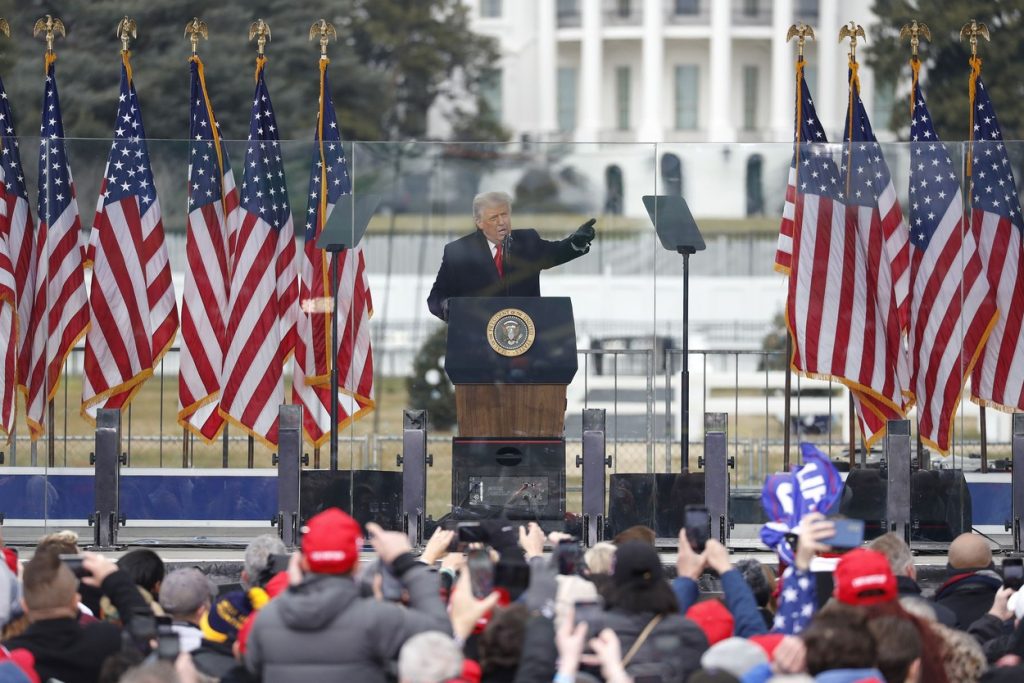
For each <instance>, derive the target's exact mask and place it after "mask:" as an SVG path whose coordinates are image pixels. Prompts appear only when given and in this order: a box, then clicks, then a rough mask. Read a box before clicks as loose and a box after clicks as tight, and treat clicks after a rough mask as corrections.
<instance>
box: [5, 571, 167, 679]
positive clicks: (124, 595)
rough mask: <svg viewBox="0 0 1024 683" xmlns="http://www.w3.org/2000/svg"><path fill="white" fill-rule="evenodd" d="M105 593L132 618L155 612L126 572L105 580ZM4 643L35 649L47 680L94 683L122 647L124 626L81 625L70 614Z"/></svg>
mask: <svg viewBox="0 0 1024 683" xmlns="http://www.w3.org/2000/svg"><path fill="white" fill-rule="evenodd" d="M103 593H104V594H105V595H107V596H109V597H110V600H111V602H113V603H114V605H116V606H117V609H118V611H119V612H120V613H121V614H122V615H123V616H124V618H125V619H127V620H128V621H130V620H131V618H132V617H134V616H136V615H139V614H147V613H148V614H151V612H149V608H148V607H147V606H146V602H145V601H144V600H143V599H142V596H140V595H139V592H138V591H137V590H135V584H134V583H133V582H132V580H131V577H129V576H128V574H126V573H125V572H123V571H120V570H119V571H116V572H114V573H113V574H111V575H110V576H108V577H107V578H106V579H104V580H103ZM4 646H5V647H6V648H7V649H9V650H14V649H16V648H19V647H23V648H25V649H26V650H28V651H29V652H31V653H32V654H33V656H35V658H36V671H38V672H39V677H40V678H41V679H42V680H44V681H45V680H47V679H50V678H56V679H58V680H60V681H63V682H64V683H92V682H93V681H95V680H96V679H97V678H98V677H99V674H100V667H102V666H103V661H104V660H105V659H106V658H107V657H109V656H110V655H112V654H115V653H116V652H119V651H120V650H121V629H120V628H118V627H117V626H115V625H113V624H108V623H106V622H102V621H96V622H93V623H91V624H89V625H88V626H81V625H79V623H78V621H77V620H76V619H73V618H70V617H68V618H59V619H43V620H40V621H36V622H34V623H32V624H31V625H30V626H29V627H28V628H27V629H26V630H25V632H24V633H22V634H21V635H20V636H15V637H14V638H11V639H10V640H7V641H5V642H4Z"/></svg>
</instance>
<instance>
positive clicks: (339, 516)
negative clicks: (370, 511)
mask: <svg viewBox="0 0 1024 683" xmlns="http://www.w3.org/2000/svg"><path fill="white" fill-rule="evenodd" d="M362 538H363V530H362V528H361V527H360V526H359V522H357V521H356V520H354V519H352V517H351V516H349V515H348V514H346V513H344V512H342V511H341V510H339V509H338V508H328V509H326V510H324V511H323V512H321V513H320V514H318V515H316V516H315V517H313V519H311V520H309V522H308V523H307V524H306V526H305V527H303V529H302V556H303V557H305V558H306V563H307V564H308V565H309V570H310V571H311V572H313V573H315V574H347V573H348V572H349V571H351V569H352V567H354V566H355V564H356V562H357V561H358V560H359V543H360V541H361V540H362Z"/></svg>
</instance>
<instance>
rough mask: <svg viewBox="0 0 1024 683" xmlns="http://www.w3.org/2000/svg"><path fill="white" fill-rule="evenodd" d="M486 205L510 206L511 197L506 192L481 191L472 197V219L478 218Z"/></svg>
mask: <svg viewBox="0 0 1024 683" xmlns="http://www.w3.org/2000/svg"><path fill="white" fill-rule="evenodd" d="M488 206H512V197H511V196H510V195H509V193H508V192H481V193H480V194H478V195H477V196H475V197H473V220H474V221H475V220H479V218H480V214H482V213H483V210H484V209H485V208H486V207H488Z"/></svg>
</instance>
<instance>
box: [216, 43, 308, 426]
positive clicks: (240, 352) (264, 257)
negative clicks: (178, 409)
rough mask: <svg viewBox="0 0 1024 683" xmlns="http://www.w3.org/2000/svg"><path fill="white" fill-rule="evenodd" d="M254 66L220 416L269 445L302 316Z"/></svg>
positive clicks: (272, 140) (282, 193)
mask: <svg viewBox="0 0 1024 683" xmlns="http://www.w3.org/2000/svg"><path fill="white" fill-rule="evenodd" d="M265 65H266V60H265V59H264V58H262V57H260V58H259V59H258V60H257V65H256V93H255V96H254V99H253V105H252V116H251V118H250V120H249V143H248V148H247V150H246V155H245V175H244V179H243V181H242V188H241V190H242V191H241V193H240V194H241V217H240V221H239V228H238V234H237V239H236V240H235V243H234V249H233V251H232V262H233V263H234V268H233V271H232V273H231V288H230V296H229V299H228V325H227V330H228V334H229V336H230V338H229V340H228V343H227V345H226V352H225V355H224V370H223V372H222V374H221V399H220V411H221V414H222V415H223V416H224V417H225V418H226V419H227V420H228V421H229V422H231V423H233V424H237V425H238V426H240V427H241V428H242V429H244V430H245V431H246V432H247V433H248V434H250V435H251V436H254V437H256V438H257V439H259V440H261V441H262V442H264V443H265V444H267V445H270V446H274V445H277V414H278V406H279V405H280V404H281V403H282V402H283V400H282V399H283V397H284V389H283V387H282V383H281V380H282V376H283V365H284V363H285V362H286V361H287V360H288V356H289V355H290V354H291V353H292V351H294V348H295V336H296V323H297V321H298V317H299V315H298V297H299V286H298V276H297V274H296V271H295V230H294V227H293V225H292V215H291V210H290V207H289V204H288V190H287V186H286V183H285V175H284V164H283V162H282V158H281V147H280V144H279V143H278V133H277V121H276V119H275V118H274V109H273V107H272V105H271V102H270V93H269V92H268V90H267V84H266V80H265V79H264V66H265Z"/></svg>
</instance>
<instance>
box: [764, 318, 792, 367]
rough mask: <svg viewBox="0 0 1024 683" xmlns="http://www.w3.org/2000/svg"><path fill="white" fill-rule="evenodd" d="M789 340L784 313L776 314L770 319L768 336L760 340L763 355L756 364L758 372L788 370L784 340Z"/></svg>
mask: <svg viewBox="0 0 1024 683" xmlns="http://www.w3.org/2000/svg"><path fill="white" fill-rule="evenodd" d="M787 339H789V330H787V329H786V315H785V313H776V314H775V317H774V318H772V327H771V329H770V330H769V331H768V334H766V335H765V336H764V339H762V340H761V350H762V351H765V352H766V353H765V355H763V356H761V360H760V361H759V362H758V364H757V369H758V370H786V369H788V368H789V358H787V357H786V340H787Z"/></svg>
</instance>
